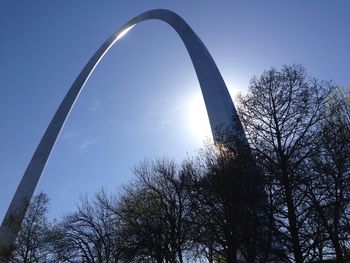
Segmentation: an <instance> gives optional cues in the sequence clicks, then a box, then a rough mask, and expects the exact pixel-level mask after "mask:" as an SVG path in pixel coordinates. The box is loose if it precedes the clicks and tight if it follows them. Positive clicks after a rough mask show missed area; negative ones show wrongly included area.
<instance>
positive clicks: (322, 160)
mask: <svg viewBox="0 0 350 263" xmlns="http://www.w3.org/2000/svg"><path fill="white" fill-rule="evenodd" d="M340 95H341V94H338V93H337V92H335V93H333V94H331V96H330V97H329V100H328V103H327V105H326V114H327V118H325V119H324V120H323V121H322V122H321V123H320V125H319V126H318V130H319V134H318V136H317V140H318V143H319V145H320V147H319V148H318V149H317V151H315V152H314V154H313V155H312V156H311V158H310V160H309V161H308V162H307V165H306V167H307V169H308V171H309V173H310V176H312V177H311V180H310V183H309V184H308V191H309V197H310V200H311V203H312V206H313V209H314V211H315V214H316V215H317V217H318V223H319V224H320V225H321V226H320V227H322V228H323V229H324V232H325V234H326V238H327V239H328V240H329V241H330V243H331V245H332V246H331V247H332V250H333V251H334V252H335V254H336V259H337V260H338V261H339V262H341V261H342V260H343V258H344V256H345V251H346V241H347V240H349V238H350V235H349V229H350V228H349V226H350V118H349V116H350V110H349V105H347V102H346V100H345V98H344V97H342V96H340ZM319 252H321V251H319Z"/></svg>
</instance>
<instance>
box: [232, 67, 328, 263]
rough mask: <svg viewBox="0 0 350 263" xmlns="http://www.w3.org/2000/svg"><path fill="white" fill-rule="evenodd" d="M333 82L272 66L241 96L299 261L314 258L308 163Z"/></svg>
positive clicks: (281, 226) (279, 221) (283, 229)
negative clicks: (311, 252) (311, 254)
mask: <svg viewBox="0 0 350 263" xmlns="http://www.w3.org/2000/svg"><path fill="white" fill-rule="evenodd" d="M331 89H332V86H331V84H330V83H328V82H322V81H318V80H317V79H313V78H310V77H309V76H307V75H306V73H305V70H304V68H303V67H302V66H300V65H292V66H284V67H283V68H282V70H281V71H277V70H276V69H274V68H272V69H270V70H268V71H266V72H264V73H263V74H262V75H261V76H260V77H259V78H257V77H254V78H253V79H252V80H251V83H250V86H249V93H248V94H247V95H245V96H243V95H240V96H239V97H238V101H239V103H240V107H239V115H240V118H241V120H242V122H243V125H244V127H245V130H246V132H247V135H248V138H249V141H250V144H251V146H252V148H253V150H254V153H255V154H256V156H257V161H258V162H259V165H260V166H261V167H262V168H261V170H262V171H264V172H265V176H266V177H267V182H268V184H267V185H268V186H269V187H268V188H269V189H268V191H267V193H269V194H271V195H272V197H270V198H269V201H272V202H273V204H272V207H273V210H274V221H275V224H276V226H277V227H278V230H279V232H280V233H281V236H280V239H281V240H282V241H283V243H284V244H286V245H287V247H290V251H291V252H292V253H293V258H294V260H295V262H297V263H301V262H303V261H304V258H305V257H307V256H308V253H309V250H310V246H308V245H307V243H308V240H309V233H308V230H309V228H308V227H306V225H305V223H306V219H307V218H308V216H309V212H310V207H309V204H308V202H307V195H306V194H307V191H306V186H305V185H304V183H305V180H306V178H305V177H307V175H305V174H304V171H303V170H302V169H301V167H302V163H303V162H304V160H305V159H306V158H308V157H309V156H310V154H311V153H312V152H313V151H314V150H315V148H316V147H317V143H316V140H317V129H316V128H315V127H316V124H317V123H319V122H320V121H321V120H322V119H323V118H324V115H323V108H324V105H325V102H326V99H327V97H328V95H329V93H330V90H331Z"/></svg>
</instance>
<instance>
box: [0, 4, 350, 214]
mask: <svg viewBox="0 0 350 263" xmlns="http://www.w3.org/2000/svg"><path fill="white" fill-rule="evenodd" d="M154 8H166V9H170V10H172V11H175V12H177V13H178V14H179V15H181V16H182V17H183V18H184V19H185V20H186V21H187V22H188V23H189V25H190V26H191V27H192V28H193V30H194V31H195V32H196V33H197V34H198V36H199V37H200V38H201V39H202V40H203V42H204V43H205V45H206V46H207V48H208V49H209V51H210V52H211V54H212V56H213V58H214V60H215V61H216V63H217V65H218V67H219V69H220V71H221V73H222V75H223V77H224V80H225V81H226V84H227V86H228V88H229V90H230V92H231V95H232V96H233V98H234V97H235V96H236V94H237V92H239V91H241V92H246V90H247V86H248V84H249V80H250V78H251V77H252V76H253V75H260V74H261V73H262V72H263V70H265V69H269V68H270V67H271V66H275V67H277V68H280V67H281V66H282V65H284V64H292V63H303V64H304V66H305V67H306V68H307V71H308V73H309V74H310V75H312V76H315V77H317V78H319V79H323V80H333V81H334V83H335V84H338V85H345V84H348V83H349V82H350V74H349V69H350V55H349V47H350V1H347V0H344V1H336V0H335V1H330V0H315V1H311V0H310V1H301V0H299V1H280V0H276V1H270V0H266V1H260V0H259V1H243V0H242V1H232V0H227V1H214V0H210V1H205V0H196V1H195V0H193V1H167V0H161V1H136V0H134V1H130V0H128V1H112V0H106V1H86V0H75V1H47V0H35V1H34V0H28V1H19V0H18V1H17V0H11V1H10V0H2V1H1V2H0V36H1V41H0V59H1V60H0V81H1V82H0V83H1V85H0V101H1V103H0V121H1V124H0V149H1V150H0V186H1V187H0V220H2V218H3V216H4V214H5V211H6V209H7V206H8V204H9V202H10V200H11V198H12V195H13V194H14V192H15V190H16V187H17V185H18V183H19V181H20V178H21V177H22V175H23V173H24V171H25V168H26V166H27V164H28V162H29V160H30V158H31V156H32V154H33V152H34V150H35V148H36V146H37V144H38V142H39V140H40V138H41V136H42V135H43V133H44V131H45V129H46V127H47V125H48V123H49V121H50V119H51V118H52V116H53V114H54V112H55V110H56V109H57V107H58V105H59V103H60V101H61V100H62V99H63V97H64V95H65V93H66V92H67V91H68V89H69V87H70V85H71V84H72V82H73V81H74V79H75V77H76V76H77V75H78V74H79V72H80V70H81V69H82V67H83V66H84V65H85V63H86V62H87V61H88V59H89V58H90V56H91V55H92V54H93V53H94V52H95V51H96V49H97V48H98V47H99V46H100V45H101V44H102V43H103V42H104V41H105V39H106V38H107V37H108V36H110V35H111V34H112V33H113V32H114V31H116V30H117V29H118V28H119V27H120V26H122V25H123V24H124V23H125V22H126V21H127V20H129V19H131V18H132V17H134V16H136V15H138V14H139V13H141V12H144V11H147V10H149V9H154ZM203 123H204V124H203ZM208 127H209V126H208V120H207V117H206V115H205V113H204V104H203V101H202V99H201V95H200V88H199V85H198V83H197V79H196V76H195V72H194V70H193V68H192V65H191V61H190V59H189V56H188V54H187V53H186V50H185V47H184V45H183V44H182V43H181V40H180V38H179V37H178V36H177V35H176V33H175V32H174V31H173V30H172V29H171V28H170V27H169V26H168V25H166V24H165V23H163V22H161V21H146V22H144V23H142V24H140V25H138V26H136V27H134V28H133V29H132V30H131V31H130V32H129V33H128V34H127V35H126V36H125V37H124V38H123V39H121V41H120V42H118V43H117V45H115V46H114V47H113V48H112V49H111V50H110V52H109V53H108V54H107V55H106V56H105V57H104V59H103V60H102V61H101V63H100V64H99V65H98V67H97V68H96V70H95V72H94V73H93V75H92V76H91V77H90V79H89V81H88V83H87V85H86V86H85V88H84V90H83V92H82V93H81V96H80V98H79V99H78V101H77V103H76V105H75V107H74V108H73V111H72V112H71V114H70V116H69V118H68V121H67V122H66V125H65V127H64V129H63V131H62V133H61V136H60V138H59V140H58V142H57V144H56V146H55V148H54V151H53V153H52V154H51V157H50V159H49V163H48V165H47V166H46V169H45V171H44V173H43V175H42V177H41V180H40V182H39V185H38V187H37V192H38V191H44V192H46V193H47V194H48V195H49V197H50V199H51V202H50V216H51V217H60V216H61V215H63V214H64V213H65V212H67V211H71V210H73V209H74V208H75V205H76V204H77V203H78V201H79V196H80V195H81V194H84V193H87V194H90V195H91V194H93V193H95V192H96V191H98V190H99V189H101V188H102V187H104V188H105V189H107V190H108V191H112V190H113V189H116V188H117V187H118V186H120V185H122V184H125V183H127V182H128V181H130V180H131V178H132V172H131V170H132V167H133V166H134V165H135V164H137V163H138V162H140V161H142V160H143V159H145V158H150V159H152V158H157V157H163V156H167V157H169V158H174V159H176V160H182V159H183V158H185V157H186V156H191V155H193V154H194V153H195V152H196V150H198V149H199V148H200V147H201V145H202V142H203V140H204V139H205V137H206V136H208V135H209V129H208Z"/></svg>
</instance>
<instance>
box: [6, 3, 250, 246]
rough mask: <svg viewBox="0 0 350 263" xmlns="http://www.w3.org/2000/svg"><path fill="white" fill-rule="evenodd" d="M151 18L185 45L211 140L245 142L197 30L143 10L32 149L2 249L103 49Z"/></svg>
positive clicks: (167, 14) (77, 84) (80, 80)
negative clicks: (226, 133) (227, 136)
mask: <svg viewBox="0 0 350 263" xmlns="http://www.w3.org/2000/svg"><path fill="white" fill-rule="evenodd" d="M150 19H157V20H161V21H164V22H166V23H167V24H169V25H170V26H171V27H172V28H173V29H174V30H175V31H176V32H177V34H178V35H179V36H180V38H181V39H182V41H183V43H184V44H185V46H186V49H187V51H188V53H189V55H190V57H191V60H192V63H193V66H194V68H195V71H196V74H197V78H198V81H199V84H200V87H201V90H202V94H203V98H204V101H205V106H206V109H207V114H208V117H209V122H210V126H211V130H212V134H213V138H214V141H215V142H216V143H218V142H219V139H220V135H219V133H218V129H223V128H224V129H230V130H231V131H233V132H234V139H235V140H237V141H240V142H243V143H244V144H246V143H247V140H246V137H245V134H244V130H243V128H242V125H241V123H240V121H239V118H238V115H237V113H236V110H235V107H234V105H233V102H232V99H231V97H230V95H229V92H228V90H227V87H226V85H225V82H224V80H223V78H222V76H221V74H220V72H219V70H218V68H217V66H216V64H215V62H214V60H213V58H212V57H211V55H210V53H209V51H208V50H207V48H206V47H205V45H204V44H203V42H202V41H201V40H200V38H199V37H198V36H197V35H196V33H194V31H193V30H192V29H191V28H190V26H189V25H188V24H187V23H186V22H185V21H184V20H183V19H182V18H181V17H180V16H179V15H177V14H176V13H174V12H172V11H169V10H164V9H156V10H151V11H148V12H145V13H142V14H140V15H138V16H136V17H135V18H133V19H131V20H130V21H129V22H127V23H126V24H125V25H124V26H122V27H121V28H120V29H119V30H118V31H117V32H116V33H114V34H113V35H112V36H111V37H109V38H108V39H107V40H106V42H104V43H103V44H102V46H101V47H100V48H99V49H98V50H97V51H96V53H95V54H94V55H93V56H92V57H91V58H90V60H89V61H88V63H87V64H86V65H85V67H84V68H83V70H82V71H81V72H80V74H79V75H78V77H77V78H76V80H75V81H74V83H73V84H72V86H71V87H70V89H69V90H68V92H67V94H66V96H65V97H64V99H63V101H62V103H61V104H60V106H59V108H58V109H57V111H56V113H55V115H54V117H53V118H52V120H51V122H50V124H49V126H48V128H47V129H46V131H45V134H44V135H43V137H42V138H41V140H40V143H39V145H38V147H37V148H36V150H35V152H34V155H33V157H32V159H31V161H30V163H29V165H28V167H27V169H26V171H25V173H24V175H23V177H22V180H21V182H20V184H19V185H18V188H17V190H16V193H15V195H14V197H13V199H12V201H11V204H10V206H9V208H8V210H7V213H6V215H5V218H4V220H3V222H2V225H1V228H0V245H2V247H3V248H11V246H12V245H13V244H14V242H15V240H16V237H17V234H18V232H19V230H20V224H18V226H17V227H15V228H14V229H11V231H10V230H9V229H8V227H7V226H8V223H9V222H10V221H11V216H12V215H16V214H18V211H23V209H24V211H26V209H27V204H28V201H29V200H31V198H32V196H33V193H34V191H35V188H36V185H37V183H38V181H39V179H40V176H41V174H42V171H43V169H44V167H45V165H46V162H47V160H48V158H49V155H50V153H51V150H52V148H53V146H54V144H55V142H56V140H57V137H58V135H59V133H60V131H61V129H62V127H63V125H64V123H65V121H66V119H67V117H68V115H69V112H70V110H71V109H72V107H73V105H74V102H75V101H76V99H77V98H78V96H79V93H80V92H81V90H82V88H83V86H84V84H85V82H86V81H87V79H88V78H89V76H90V74H91V73H92V72H93V70H94V68H95V67H96V66H97V64H98V63H99V61H100V60H101V59H102V57H103V56H104V55H105V54H106V52H107V51H108V50H109V49H110V48H111V47H112V46H113V45H114V44H115V43H116V42H117V41H118V40H119V39H120V38H121V37H122V36H123V35H124V34H125V33H126V32H127V31H129V30H130V29H131V28H132V27H133V26H135V25H136V24H138V23H140V22H142V21H145V20H150ZM23 204H26V205H23ZM23 206H25V207H23ZM18 216H19V218H17V220H18V219H19V222H20V223H21V222H22V220H23V217H24V213H21V214H19V215H18ZM0 248H1V247H0Z"/></svg>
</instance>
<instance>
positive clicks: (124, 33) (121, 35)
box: [116, 25, 135, 41]
mask: <svg viewBox="0 0 350 263" xmlns="http://www.w3.org/2000/svg"><path fill="white" fill-rule="evenodd" d="M134 26H135V25H133V26H130V27H128V28H125V29H124V30H123V31H122V32H120V34H119V35H118V36H117V38H116V41H117V40H119V39H121V38H122V37H123V36H125V35H126V33H128V32H129V31H130V30H131V29H132V28H133V27H134Z"/></svg>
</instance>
